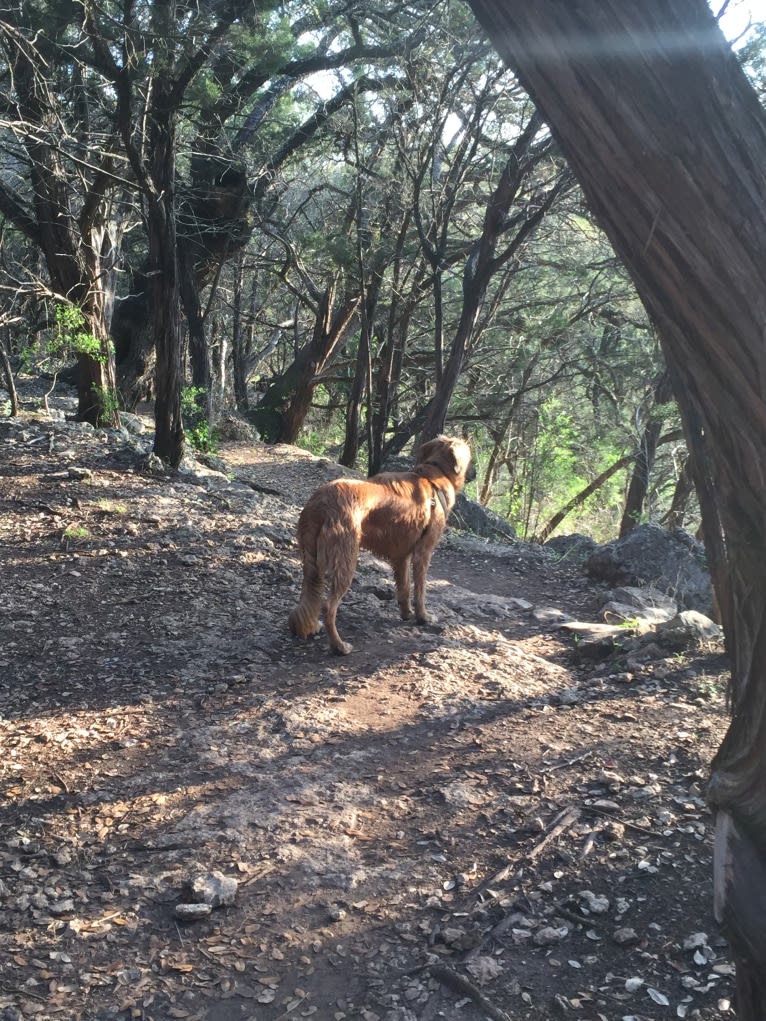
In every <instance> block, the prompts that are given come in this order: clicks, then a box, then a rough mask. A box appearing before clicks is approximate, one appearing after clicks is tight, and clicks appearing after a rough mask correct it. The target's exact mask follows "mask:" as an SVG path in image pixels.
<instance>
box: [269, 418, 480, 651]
mask: <svg viewBox="0 0 766 1021" xmlns="http://www.w3.org/2000/svg"><path fill="white" fill-rule="evenodd" d="M470 471H471V448H470V447H469V446H468V444H467V443H466V442H465V440H455V439H450V438H449V437H448V436H437V437H436V439H435V440H429V441H428V443H424V444H423V446H422V447H421V449H420V452H419V457H418V463H417V464H416V465H415V468H414V469H413V470H412V471H408V472H384V473H383V474H381V475H374V476H373V477H372V478H371V479H366V480H364V479H337V480H336V481H335V482H327V483H325V484H324V485H323V486H320V487H319V489H317V491H316V492H315V493H314V494H313V496H311V497H310V498H309V501H308V503H307V504H306V506H305V507H304V508H303V510H302V511H301V516H300V519H299V521H298V545H299V547H300V550H301V556H302V558H303V588H302V590H301V598H300V602H299V603H298V605H297V606H296V607H295V609H294V610H293V611H292V613H291V614H290V618H289V624H290V630H291V631H292V632H293V634H295V635H298V637H299V638H308V637H309V635H313V634H316V632H317V631H318V630H319V614H320V611H321V610H322V602H323V600H324V591H325V585H326V586H327V599H326V601H324V622H325V627H326V628H327V635H328V637H329V639H330V649H331V650H332V651H333V652H337V653H338V654H339V655H345V654H346V653H349V652H351V646H350V645H349V644H348V642H344V641H343V640H342V639H341V637H340V635H339V634H338V630H337V628H336V626H335V617H336V614H337V612H338V604H339V603H340V601H341V599H342V598H343V596H344V595H345V594H346V592H348V590H349V588H350V586H351V582H352V580H353V577H354V572H355V571H356V562H357V558H358V556H359V548H360V547H362V548H364V549H367V550H370V552H372V553H374V554H376V556H379V557H383V558H384V559H385V560H388V561H389V562H390V564H391V565H392V567H393V569H394V581H395V583H396V596H397V599H398V600H399V611H400V613H401V615H402V619H403V620H407V618H408V617H410V616H411V614H412V608H411V606H410V571H412V580H413V587H414V596H415V599H414V602H415V619H416V620H417V621H418V623H419V624H425V623H428V621H429V617H428V615H427V614H426V606H425V588H426V573H427V571H428V565H429V564H430V563H431V555H432V553H433V551H434V548H435V547H436V544H437V543H438V541H439V539H440V538H441V536H442V532H443V531H444V528H445V525H446V524H447V516H448V515H449V512H450V511H451V510H452V508H453V506H454V504H455V496H456V494H457V493H459V492H460V490H461V489H462V488H463V484H464V483H465V482H466V480H470V478H473V477H474V476H475V473H474V474H473V475H471V474H469V473H470Z"/></svg>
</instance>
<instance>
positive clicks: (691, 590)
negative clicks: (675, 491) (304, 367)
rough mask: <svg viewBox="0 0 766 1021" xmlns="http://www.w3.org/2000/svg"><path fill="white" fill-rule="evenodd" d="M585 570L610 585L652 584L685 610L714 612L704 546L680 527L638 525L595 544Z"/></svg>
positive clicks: (708, 613)
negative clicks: (618, 537)
mask: <svg viewBox="0 0 766 1021" xmlns="http://www.w3.org/2000/svg"><path fill="white" fill-rule="evenodd" d="M586 570H587V572H588V574H589V575H591V577H593V578H598V579H600V580H602V581H606V582H607V583H608V584H610V585H628V586H641V585H644V584H646V585H651V586H652V587H653V588H655V589H658V590H659V591H660V592H662V593H664V594H670V595H672V596H673V597H674V598H675V599H677V600H678V602H679V603H680V604H681V605H682V606H684V607H686V608H687V609H692V610H699V611H700V612H701V613H705V614H707V615H710V614H712V612H713V590H712V588H711V585H710V575H709V574H708V572H707V568H706V566H705V549H704V547H703V546H702V544H701V543H699V542H697V540H696V539H695V538H694V537H693V536H692V535H689V533H688V532H685V531H684V530H683V529H681V528H676V529H672V530H668V529H665V528H660V526H659V525H652V524H647V525H639V526H638V528H634V529H633V530H632V531H630V532H628V534H627V535H625V536H623V538H622V539H616V540H615V541H614V542H609V543H606V544H605V545H603V546H598V547H597V548H596V549H595V550H594V551H593V553H592V554H591V556H590V557H589V558H588V561H587V563H586Z"/></svg>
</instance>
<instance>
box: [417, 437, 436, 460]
mask: <svg viewBox="0 0 766 1021" xmlns="http://www.w3.org/2000/svg"><path fill="white" fill-rule="evenodd" d="M439 446H441V440H439V439H438V438H437V439H435V440H428V442H427V443H424V444H423V446H422V447H421V448H420V450H419V451H418V452H417V456H416V458H415V460H416V462H417V463H418V464H423V463H424V462H425V461H428V460H430V459H431V458H432V457H433V456H434V451H435V450H436V448H437V447H439Z"/></svg>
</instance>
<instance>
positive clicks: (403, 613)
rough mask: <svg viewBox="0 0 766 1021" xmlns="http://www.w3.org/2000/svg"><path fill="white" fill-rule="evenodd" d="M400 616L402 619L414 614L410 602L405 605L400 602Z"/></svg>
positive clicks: (407, 618)
mask: <svg viewBox="0 0 766 1021" xmlns="http://www.w3.org/2000/svg"><path fill="white" fill-rule="evenodd" d="M399 616H400V617H401V618H402V620H409V619H410V617H411V616H412V607H411V606H410V604H409V603H406V604H404V605H403V604H402V603H400V604H399Z"/></svg>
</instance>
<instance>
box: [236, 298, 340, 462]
mask: <svg viewBox="0 0 766 1021" xmlns="http://www.w3.org/2000/svg"><path fill="white" fill-rule="evenodd" d="M358 308H359V296H358V295H357V296H353V295H352V296H347V297H345V298H344V300H343V301H342V303H341V305H340V306H339V307H338V308H337V309H336V308H335V283H334V282H332V283H330V284H328V285H327V287H326V288H325V290H324V292H323V294H322V296H321V298H320V302H319V307H318V309H317V313H316V319H315V322H314V332H313V334H312V337H311V340H310V341H309V342H308V344H305V345H304V346H303V347H302V348H301V349H300V350H299V351H298V352H297V354H296V356H295V359H294V360H293V362H292V364H291V365H289V366H288V368H287V369H286V370H285V372H284V373H283V374H282V375H281V376H280V377H278V378H277V379H275V380H274V381H273V382H272V383H271V384H270V385H269V387H268V389H267V390H266V393H265V394H264V395H263V398H262V399H261V401H260V403H259V404H258V406H257V407H256V408H254V409H253V411H251V412H250V419H251V421H252V422H253V424H254V425H255V426H256V428H257V429H258V430H259V432H260V433H261V435H262V436H263V437H264V439H265V440H266V441H267V442H269V443H295V441H296V439H297V438H298V435H299V433H300V431H301V427H302V426H303V423H304V421H305V420H306V415H307V414H308V411H309V408H310V407H311V398H312V397H313V395H314V391H315V390H316V388H317V384H318V382H319V380H318V378H317V377H318V375H319V373H320V372H321V371H322V369H323V368H324V367H325V365H326V364H327V363H328V362H329V360H330V359H331V358H332V356H333V354H334V353H335V351H336V350H337V349H338V347H339V346H340V345H341V344H342V342H343V338H344V337H345V335H346V331H347V330H348V328H349V326H350V325H351V322H352V320H353V318H354V316H355V315H356V312H357V309H358Z"/></svg>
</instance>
